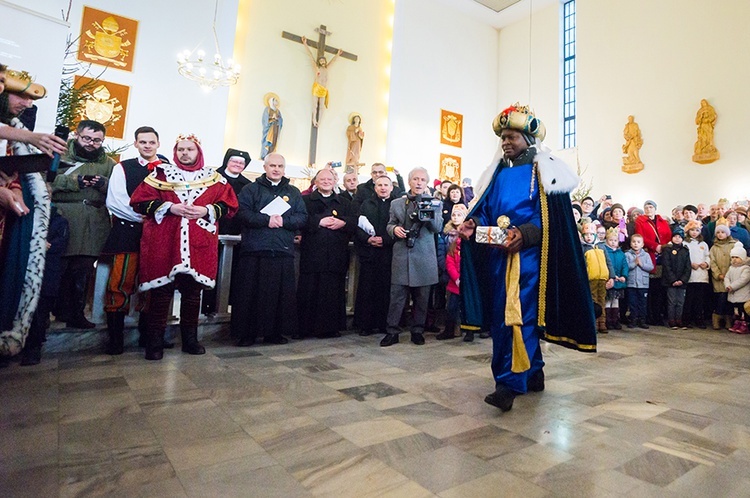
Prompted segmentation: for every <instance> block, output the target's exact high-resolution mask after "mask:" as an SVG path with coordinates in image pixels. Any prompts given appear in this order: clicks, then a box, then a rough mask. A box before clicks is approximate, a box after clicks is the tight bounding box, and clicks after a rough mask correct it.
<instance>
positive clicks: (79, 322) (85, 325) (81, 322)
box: [65, 315, 96, 329]
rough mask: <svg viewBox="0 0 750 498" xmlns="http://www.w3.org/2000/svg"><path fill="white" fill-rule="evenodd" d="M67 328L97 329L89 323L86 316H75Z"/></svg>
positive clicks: (67, 324)
mask: <svg viewBox="0 0 750 498" xmlns="http://www.w3.org/2000/svg"><path fill="white" fill-rule="evenodd" d="M65 326H66V327H68V328H69V329H93V328H96V324H95V323H92V322H90V321H88V320H87V319H86V317H85V316H83V315H80V316H74V317H72V318H71V319H70V320H68V321H67V322H65Z"/></svg>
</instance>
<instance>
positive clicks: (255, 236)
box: [235, 173, 307, 258]
mask: <svg viewBox="0 0 750 498" xmlns="http://www.w3.org/2000/svg"><path fill="white" fill-rule="evenodd" d="M276 197H281V198H283V199H284V200H285V201H286V202H287V203H289V204H290V206H291V208H290V209H289V210H287V212H286V213H284V214H283V215H281V217H282V218H283V219H284V226H283V227H281V228H268V221H269V220H270V218H271V217H270V216H268V215H267V214H263V213H261V212H260V211H261V209H263V208H264V207H266V206H267V205H268V204H269V203H270V202H271V201H272V200H274V199H275V198H276ZM239 204H240V207H239V210H238V211H237V214H236V215H235V218H236V219H237V220H238V221H239V223H240V225H241V227H242V243H241V245H240V248H241V253H242V254H246V253H264V254H266V255H268V256H274V257H277V256H280V257H290V258H293V257H294V234H295V232H296V231H297V230H299V229H301V228H302V227H303V226H305V222H306V221H307V211H306V210H305V203H304V202H303V201H302V196H301V195H300V193H299V190H298V189H297V187H295V186H294V185H291V184H290V183H289V179H288V178H286V177H284V178H282V179H281V182H280V183H279V184H278V185H276V186H273V185H271V182H270V181H268V179H267V178H266V174H265V173H263V174H262V175H261V176H260V177H259V178H258V179H257V180H256V181H255V182H253V183H251V184H250V185H247V186H246V187H245V188H243V189H242V192H240V195H239Z"/></svg>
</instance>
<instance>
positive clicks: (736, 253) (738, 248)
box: [729, 241, 747, 261]
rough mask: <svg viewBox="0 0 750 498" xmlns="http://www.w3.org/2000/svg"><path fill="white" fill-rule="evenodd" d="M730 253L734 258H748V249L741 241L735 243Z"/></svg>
mask: <svg viewBox="0 0 750 498" xmlns="http://www.w3.org/2000/svg"><path fill="white" fill-rule="evenodd" d="M729 255H730V256H731V257H733V258H740V259H741V260H742V261H745V260H746V259H747V251H746V250H745V247H744V246H743V245H742V242H740V241H737V242H735V243H734V247H733V248H732V250H731V251H729Z"/></svg>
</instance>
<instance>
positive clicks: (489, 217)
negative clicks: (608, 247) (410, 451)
mask: <svg viewBox="0 0 750 498" xmlns="http://www.w3.org/2000/svg"><path fill="white" fill-rule="evenodd" d="M493 128H494V131H495V133H496V134H497V135H498V136H500V134H501V132H502V131H503V130H506V129H511V130H516V131H518V132H520V133H521V134H522V135H523V136H524V139H525V140H526V143H527V144H528V148H527V149H526V150H525V151H524V152H521V153H520V155H519V156H518V157H516V158H512V159H511V158H503V151H502V147H501V146H502V143H501V146H500V147H499V148H498V152H497V154H496V155H495V158H494V159H493V161H492V163H491V164H490V166H489V168H488V169H487V170H486V171H485V172H484V173H483V174H482V176H481V177H480V180H479V182H478V185H477V195H476V198H475V201H474V203H473V205H472V207H471V210H470V213H469V217H470V218H471V219H472V220H473V221H474V223H476V225H477V228H476V230H475V233H474V235H473V236H472V238H471V239H470V240H469V241H467V243H465V244H462V252H461V297H462V300H463V305H464V307H463V318H462V322H463V323H462V328H464V329H467V330H490V331H491V333H492V339H493V358H492V373H493V376H494V378H495V383H496V391H495V392H494V393H492V394H490V395H489V396H487V398H486V399H485V401H486V402H487V403H489V404H491V405H494V406H497V407H498V408H500V409H501V410H503V411H507V410H510V409H511V407H512V406H513V398H514V397H515V396H516V395H517V394H524V393H526V392H527V391H529V390H531V391H541V390H543V389H544V373H543V370H542V368H543V367H544V361H543V359H542V352H541V349H540V347H539V339H540V338H542V339H544V340H546V341H548V342H553V343H555V344H559V345H562V346H565V347H568V348H573V349H577V350H579V351H583V352H595V351H596V331H595V323H594V310H593V303H592V300H591V293H590V290H589V285H588V279H587V274H586V267H585V264H584V260H583V254H582V252H581V248H580V242H579V238H578V233H577V230H576V227H575V221H574V219H573V212H572V208H571V202H570V195H569V194H570V192H572V191H573V190H574V189H575V188H576V187H577V186H578V183H579V178H578V176H577V175H576V174H575V173H574V172H573V171H572V170H571V169H570V168H569V167H568V166H567V165H566V164H565V163H563V162H562V161H561V160H559V159H557V158H555V157H553V156H552V155H551V154H549V152H548V151H549V149H546V148H543V146H542V145H541V141H542V140H543V139H544V136H545V128H544V125H543V124H542V122H541V121H540V120H538V119H537V118H536V117H535V116H534V115H533V114H532V113H531V111H530V110H529V108H528V107H521V106H519V105H518V104H516V105H514V106H511V107H509V108H508V109H505V110H504V111H503V112H501V113H500V114H499V115H498V116H497V117H496V118H495V120H494V122H493ZM508 227H514V228H516V229H517V231H518V232H520V234H521V235H522V236H523V245H522V247H521V249H520V250H519V251H518V252H507V251H506V250H504V249H502V247H500V248H498V247H491V246H492V245H493V244H496V243H497V240H495V241H493V240H492V239H493V237H494V238H495V239H497V238H498V237H502V236H503V233H504V231H503V229H506V228H508Z"/></svg>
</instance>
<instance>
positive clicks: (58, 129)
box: [47, 125, 70, 182]
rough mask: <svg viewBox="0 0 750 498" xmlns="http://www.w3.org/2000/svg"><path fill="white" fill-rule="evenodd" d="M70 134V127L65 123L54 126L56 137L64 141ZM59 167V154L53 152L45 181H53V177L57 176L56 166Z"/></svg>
mask: <svg viewBox="0 0 750 498" xmlns="http://www.w3.org/2000/svg"><path fill="white" fill-rule="evenodd" d="M69 134H70V129H69V128H68V127H67V126H65V125H57V126H55V136H56V137H58V138H62V139H63V140H65V141H66V142H67V141H68V135H69ZM59 167H60V154H58V153H57V152H55V153H54V154H53V155H52V164H50V167H49V171H48V172H47V181H48V182H53V181H55V177H56V176H57V168H59Z"/></svg>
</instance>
